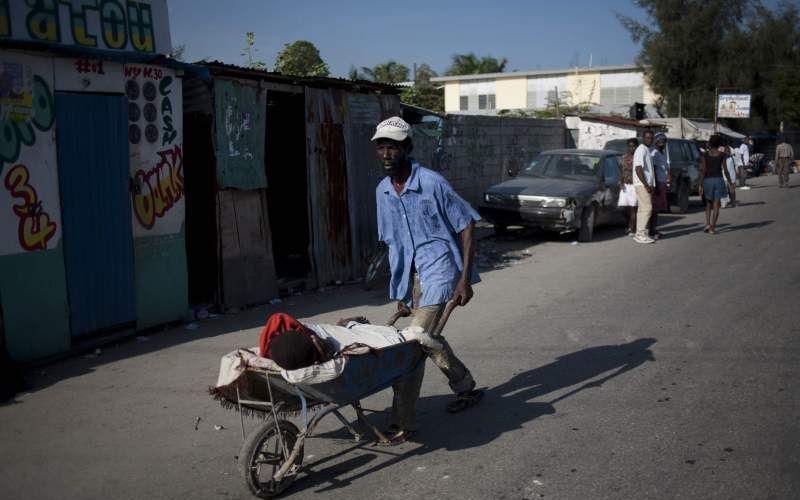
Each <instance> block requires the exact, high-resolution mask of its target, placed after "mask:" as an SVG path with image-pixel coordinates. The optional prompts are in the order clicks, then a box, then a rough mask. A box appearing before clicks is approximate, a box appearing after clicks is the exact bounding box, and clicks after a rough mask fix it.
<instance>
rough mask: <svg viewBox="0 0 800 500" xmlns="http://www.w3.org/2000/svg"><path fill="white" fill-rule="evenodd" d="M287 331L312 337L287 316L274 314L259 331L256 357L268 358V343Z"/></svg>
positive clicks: (300, 324) (304, 328)
mask: <svg viewBox="0 0 800 500" xmlns="http://www.w3.org/2000/svg"><path fill="white" fill-rule="evenodd" d="M288 330H296V331H298V332H302V333H304V334H305V335H307V336H309V337H310V336H311V335H312V333H311V332H310V331H308V330H307V329H306V327H304V326H303V324H302V323H300V322H299V321H297V320H296V319H294V318H293V317H291V316H289V315H288V314H285V313H275V314H273V315H272V316H270V317H269V319H267V324H266V325H264V328H263V329H262V330H261V338H260V339H259V340H258V355H259V356H261V357H262V358H264V357H267V358H269V357H270V355H269V343H270V342H272V339H274V338H275V337H277V336H279V335H280V334H281V333H283V332H285V331H288Z"/></svg>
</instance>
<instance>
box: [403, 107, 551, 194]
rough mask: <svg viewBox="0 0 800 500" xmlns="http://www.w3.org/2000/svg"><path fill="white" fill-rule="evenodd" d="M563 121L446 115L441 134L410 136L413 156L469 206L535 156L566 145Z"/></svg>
mask: <svg viewBox="0 0 800 500" xmlns="http://www.w3.org/2000/svg"><path fill="white" fill-rule="evenodd" d="M565 142H566V128H565V125H564V120H541V119H533V118H511V117H501V116H478V115H448V116H447V117H445V118H443V119H442V123H441V129H440V136H439V137H436V136H435V135H433V134H424V133H417V132H415V135H414V152H413V154H412V156H414V157H415V158H416V159H417V160H418V161H419V162H420V163H422V164H423V165H425V166H427V167H429V168H432V169H434V170H436V171H438V172H439V173H441V174H442V175H443V176H444V177H445V178H446V179H447V180H448V181H450V183H451V184H452V185H453V188H454V189H455V190H456V191H457V192H458V193H459V194H460V195H461V196H463V197H464V199H466V200H467V201H469V202H470V203H471V204H472V205H473V206H476V205H478V203H480V200H481V199H482V197H483V193H484V191H485V190H486V188H488V187H489V186H491V185H492V184H497V183H498V182H502V181H504V180H506V179H508V175H507V173H506V171H507V170H508V169H509V168H511V169H514V170H518V169H520V168H522V167H524V166H525V165H526V164H527V163H528V162H530V161H531V160H532V159H533V158H534V157H535V156H536V155H537V154H538V153H540V152H542V151H546V150H549V149H559V148H563V147H565Z"/></svg>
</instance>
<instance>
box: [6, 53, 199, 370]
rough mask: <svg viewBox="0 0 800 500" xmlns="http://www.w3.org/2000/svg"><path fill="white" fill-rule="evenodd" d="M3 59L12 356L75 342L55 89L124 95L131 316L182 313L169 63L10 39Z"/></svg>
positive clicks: (177, 137) (154, 319) (159, 317)
mask: <svg viewBox="0 0 800 500" xmlns="http://www.w3.org/2000/svg"><path fill="white" fill-rule="evenodd" d="M0 69H1V70H2V72H0V235H2V237H0V304H2V313H3V319H4V327H5V336H6V342H7V348H8V350H9V353H10V354H11V356H12V357H13V358H14V359H17V360H19V361H27V360H32V359H37V358H42V357H46V356H48V355H52V354H56V353H59V352H63V351H66V350H68V349H69V348H70V346H71V336H72V335H71V332H70V305H69V298H68V293H67V289H68V287H67V284H68V283H67V278H66V276H67V273H66V272H65V269H66V268H65V255H64V248H63V247H64V239H63V237H62V227H63V219H62V217H63V215H62V211H61V210H62V199H61V195H60V193H59V169H58V167H57V158H58V142H57V140H58V134H57V126H58V124H57V123H56V119H55V117H56V111H57V110H56V107H55V106H56V101H57V99H56V94H57V93H58V92H69V93H75V92H78V93H84V94H85V93H90V94H97V95H101V94H102V95H109V94H111V95H119V96H125V95H127V100H128V110H127V111H128V116H129V120H130V123H129V125H128V142H129V156H130V158H129V164H128V167H129V171H130V173H129V175H130V186H129V189H126V191H127V192H126V194H125V196H126V197H127V198H128V199H127V200H126V203H129V204H130V207H131V217H132V228H133V229H132V230H133V241H134V254H135V262H134V269H135V286H136V294H135V295H136V299H135V300H136V327H137V328H138V329H141V328H146V327H148V326H152V325H155V324H159V323H164V322H167V321H171V320H175V319H179V318H181V317H182V316H183V313H184V312H185V310H186V307H187V285H186V250H185V244H184V234H185V233H184V228H183V222H184V200H183V162H182V158H183V154H182V128H183V127H182V116H183V113H182V111H181V105H182V104H181V100H182V99H181V83H180V79H179V78H178V76H177V75H176V73H175V71H174V70H170V69H165V68H160V67H156V66H146V65H122V64H120V63H113V62H109V61H102V60H94V59H85V58H78V59H68V58H53V57H47V56H42V55H39V54H34V53H24V52H17V51H10V50H6V51H4V52H3V54H2V56H0ZM66 95H69V94H66ZM69 132H70V133H74V130H71V131H69ZM64 134H67V131H65V132H64ZM73 333H74V332H73Z"/></svg>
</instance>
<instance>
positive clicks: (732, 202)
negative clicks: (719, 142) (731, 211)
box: [720, 146, 737, 208]
mask: <svg viewBox="0 0 800 500" xmlns="http://www.w3.org/2000/svg"><path fill="white" fill-rule="evenodd" d="M720 151H722V153H723V154H724V155H725V168H726V169H728V177H729V178H730V184H728V185H726V187H727V191H728V194H727V196H724V197H723V198H722V200H721V202H720V206H721V207H722V208H728V207H735V206H736V177H737V176H736V170H737V163H736V151H735V149H732V148H731V147H729V146H722V147H721V148H720Z"/></svg>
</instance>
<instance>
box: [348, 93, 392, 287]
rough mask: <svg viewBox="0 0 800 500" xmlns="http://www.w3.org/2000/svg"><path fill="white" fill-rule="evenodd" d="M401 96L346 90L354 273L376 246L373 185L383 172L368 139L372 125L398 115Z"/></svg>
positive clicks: (358, 272)
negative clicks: (352, 92)
mask: <svg viewBox="0 0 800 500" xmlns="http://www.w3.org/2000/svg"><path fill="white" fill-rule="evenodd" d="M399 113H400V99H399V98H398V97H397V96H394V95H370V94H348V96H347V115H346V120H345V125H346V129H347V132H346V136H345V137H346V142H347V183H348V184H347V185H348V202H349V205H350V233H351V238H352V242H353V245H352V257H351V258H352V262H353V271H354V273H355V275H356V276H357V277H360V276H363V275H364V273H365V272H366V267H367V260H368V259H369V257H370V256H371V255H372V253H373V252H374V251H375V250H376V246H377V244H378V228H377V220H376V213H377V212H376V208H375V188H376V187H377V185H378V183H379V182H380V181H381V179H382V178H383V173H382V172H381V168H380V166H379V165H378V161H377V159H376V156H375V145H374V144H373V143H372V141H371V140H370V139H371V138H372V135H373V134H374V133H375V126H376V125H377V124H378V123H380V122H381V121H382V120H384V119H386V118H388V117H390V116H395V115H399Z"/></svg>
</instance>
